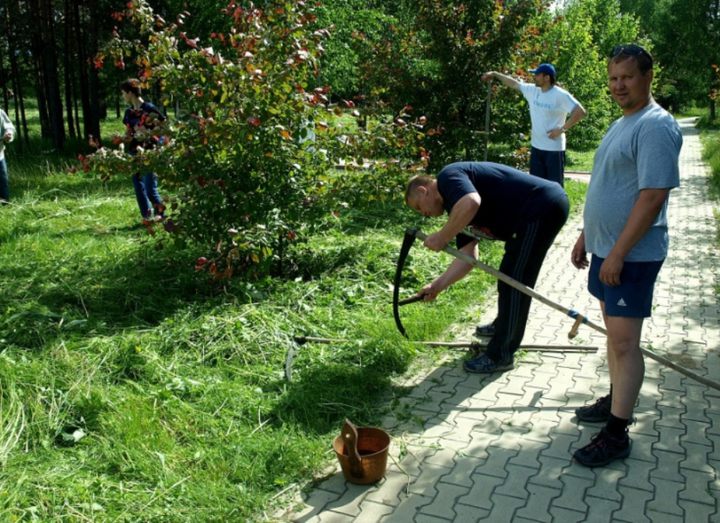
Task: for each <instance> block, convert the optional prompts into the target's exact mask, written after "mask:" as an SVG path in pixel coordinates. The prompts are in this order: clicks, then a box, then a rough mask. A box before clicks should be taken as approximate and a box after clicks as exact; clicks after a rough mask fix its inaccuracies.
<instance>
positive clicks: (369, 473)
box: [333, 420, 390, 485]
mask: <svg viewBox="0 0 720 523" xmlns="http://www.w3.org/2000/svg"><path fill="white" fill-rule="evenodd" d="M389 447H390V435H389V434H388V433H387V432H385V431H384V430H382V429H378V428H375V427H355V425H353V424H352V423H350V421H348V420H345V424H344V425H343V430H342V432H341V434H340V435H339V436H338V437H336V438H335V441H333V449H334V450H335V455H336V456H337V458H338V461H339V462H340V467H341V468H342V471H343V476H345V479H346V480H347V481H349V482H350V483H356V484H359V485H367V484H370V483H375V482H377V481H380V480H381V479H382V478H383V476H385V470H386V468H387V457H388V448H389Z"/></svg>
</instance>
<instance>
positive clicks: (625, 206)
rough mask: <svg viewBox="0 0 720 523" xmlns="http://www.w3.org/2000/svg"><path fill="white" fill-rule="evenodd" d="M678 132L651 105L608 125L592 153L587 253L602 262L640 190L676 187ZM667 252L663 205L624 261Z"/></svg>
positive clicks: (663, 113) (659, 257) (658, 257)
mask: <svg viewBox="0 0 720 523" xmlns="http://www.w3.org/2000/svg"><path fill="white" fill-rule="evenodd" d="M680 147H682V135H681V133H680V127H679V126H678V124H677V122H676V121H675V119H674V118H673V117H672V116H671V115H670V114H669V113H668V112H667V111H665V109H663V108H662V107H660V106H659V105H658V104H656V103H655V102H654V101H652V102H651V103H650V104H649V105H648V106H647V107H644V108H643V109H641V110H640V111H638V112H636V113H634V114H631V115H630V116H623V117H621V118H619V119H618V120H616V121H615V122H613V123H612V125H611V126H610V128H609V129H608V131H607V133H606V134H605V136H604V137H603V139H602V143H601V144H600V147H599V148H598V150H597V152H596V153H595V160H594V163H593V169H592V176H591V178H590V187H589V188H588V193H587V198H586V200H585V211H584V214H583V217H584V231H585V248H586V250H587V251H588V252H591V253H593V254H595V255H596V256H599V257H601V258H606V257H607V256H608V254H609V253H610V251H611V250H612V248H613V246H614V245H615V242H616V241H617V239H618V237H619V236H620V233H621V232H622V231H623V229H624V228H625V224H626V223H627V220H628V217H629V216H630V211H631V210H632V208H633V206H634V205H635V202H636V201H637V199H638V197H639V195H640V191H641V190H642V189H672V188H673V187H677V186H678V185H680V172H679V168H678V157H679V156H680ZM667 251H668V230H667V200H666V201H665V203H664V204H663V207H662V209H661V210H660V212H659V213H658V215H657V217H656V218H655V221H654V222H653V223H652V225H651V226H650V229H649V230H648V231H647V233H646V234H645V235H644V236H643V237H642V238H641V239H640V240H639V241H638V242H637V243H636V244H635V246H634V247H633V248H632V250H631V251H630V252H629V253H628V255H627V256H626V257H625V261H629V262H646V261H660V260H663V259H665V257H666V256H667Z"/></svg>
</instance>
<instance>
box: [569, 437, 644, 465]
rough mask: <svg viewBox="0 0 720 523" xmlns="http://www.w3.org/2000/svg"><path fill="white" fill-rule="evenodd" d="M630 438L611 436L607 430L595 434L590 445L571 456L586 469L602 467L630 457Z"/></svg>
mask: <svg viewBox="0 0 720 523" xmlns="http://www.w3.org/2000/svg"><path fill="white" fill-rule="evenodd" d="M630 447H631V444H630V437H629V436H628V434H627V431H626V432H625V434H623V435H622V436H620V437H617V436H613V435H611V434H610V433H609V432H608V431H607V429H602V430H601V431H600V432H598V433H597V434H595V435H594V436H593V438H592V440H590V443H588V444H587V445H585V446H584V447H583V448H581V449H578V450H576V451H575V454H573V457H574V458H575V461H577V462H578V463H580V464H581V465H585V466H586V467H604V466H605V465H607V464H608V463H611V462H613V461H615V460H616V459H624V458H627V457H628V456H629V455H630Z"/></svg>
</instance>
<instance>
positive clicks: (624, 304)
mask: <svg viewBox="0 0 720 523" xmlns="http://www.w3.org/2000/svg"><path fill="white" fill-rule="evenodd" d="M617 305H618V307H627V303H625V300H624V299H622V298H620V299H619V300H618V302H617Z"/></svg>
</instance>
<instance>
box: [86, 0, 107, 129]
mask: <svg viewBox="0 0 720 523" xmlns="http://www.w3.org/2000/svg"><path fill="white" fill-rule="evenodd" d="M89 8H90V22H91V23H90V35H89V36H90V40H89V47H88V50H89V57H90V58H92V57H93V56H95V54H96V53H97V52H98V49H99V47H100V44H99V40H100V36H99V24H98V23H97V22H96V21H97V20H100V17H101V16H102V15H101V14H100V9H99V6H98V2H97V1H95V0H92V1H91V2H90V3H89ZM82 67H83V68H85V69H87V70H88V79H89V83H88V91H89V95H90V100H89V102H90V104H89V109H90V110H89V112H87V113H84V117H85V118H84V122H85V132H86V133H87V134H92V135H94V136H96V137H97V139H98V141H99V140H100V79H99V78H98V72H97V69H95V67H94V65H93V60H85V61H83V63H82Z"/></svg>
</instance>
